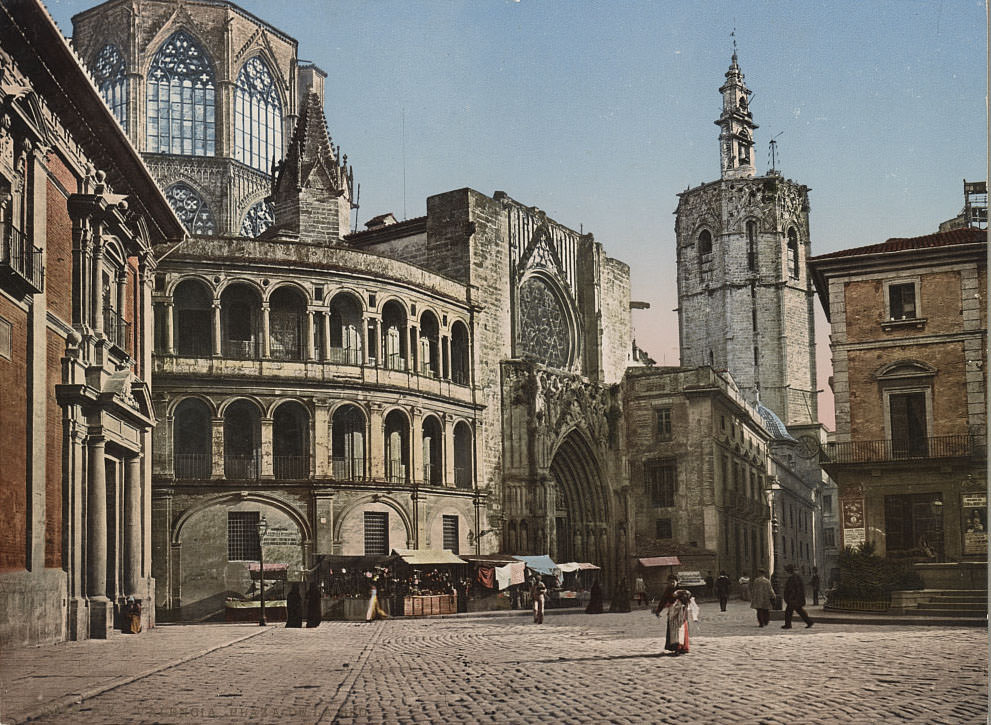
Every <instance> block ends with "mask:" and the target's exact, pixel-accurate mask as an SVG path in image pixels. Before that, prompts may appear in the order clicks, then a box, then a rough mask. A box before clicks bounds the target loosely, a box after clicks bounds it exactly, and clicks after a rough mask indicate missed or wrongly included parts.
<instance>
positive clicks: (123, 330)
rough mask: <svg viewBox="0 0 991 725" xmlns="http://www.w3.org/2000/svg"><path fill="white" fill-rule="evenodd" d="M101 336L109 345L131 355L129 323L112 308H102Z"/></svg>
mask: <svg viewBox="0 0 991 725" xmlns="http://www.w3.org/2000/svg"><path fill="white" fill-rule="evenodd" d="M103 334H104V335H106V336H107V339H108V340H110V342H111V343H113V344H114V345H116V346H117V347H119V348H120V349H121V350H123V351H124V352H126V353H127V354H128V355H130V354H131V323H130V322H128V321H127V320H125V319H124V318H123V316H122V315H121V314H120V313H119V312H118V311H117V310H115V309H114V308H113V307H109V306H107V307H104V308H103Z"/></svg>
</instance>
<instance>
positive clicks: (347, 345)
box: [330, 292, 363, 365]
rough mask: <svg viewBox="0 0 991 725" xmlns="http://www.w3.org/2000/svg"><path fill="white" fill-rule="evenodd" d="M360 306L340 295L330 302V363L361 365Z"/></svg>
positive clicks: (356, 301)
mask: <svg viewBox="0 0 991 725" xmlns="http://www.w3.org/2000/svg"><path fill="white" fill-rule="evenodd" d="M361 314H362V313H361V304H360V303H359V302H358V300H357V299H355V297H354V296H353V295H350V294H348V293H346V292H345V293H341V294H338V295H335V296H334V299H332V300H331V301H330V361H331V362H334V363H339V364H342V365H361V363H362V362H363V360H362V353H361Z"/></svg>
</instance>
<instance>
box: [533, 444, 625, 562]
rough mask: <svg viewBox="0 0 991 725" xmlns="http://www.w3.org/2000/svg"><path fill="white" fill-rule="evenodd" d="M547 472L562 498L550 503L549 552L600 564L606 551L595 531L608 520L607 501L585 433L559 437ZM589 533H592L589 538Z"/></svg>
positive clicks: (600, 472)
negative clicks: (552, 508) (552, 533)
mask: <svg viewBox="0 0 991 725" xmlns="http://www.w3.org/2000/svg"><path fill="white" fill-rule="evenodd" d="M547 472H548V478H549V480H550V481H553V483H554V485H555V486H556V489H557V491H559V492H560V494H561V496H563V498H564V501H563V502H560V501H554V502H553V504H554V506H555V512H554V519H555V537H554V541H552V542H551V551H552V552H554V555H556V556H558V557H564V558H569V559H580V560H583V561H593V560H596V559H597V560H598V563H599V564H600V565H602V563H604V562H606V561H607V559H608V555H609V552H608V551H606V550H605V549H606V545H605V542H604V541H603V540H601V537H599V536H598V534H597V532H599V531H600V530H601V528H602V526H604V525H605V524H606V523H607V522H608V521H609V520H610V519H609V514H610V501H609V496H608V492H607V491H606V490H605V487H604V479H603V476H602V471H601V467H600V465H599V462H598V459H597V457H596V455H595V452H594V450H593V449H592V446H591V445H590V444H589V441H588V438H587V437H586V436H585V434H584V433H582V432H581V431H580V430H579V429H577V428H572V429H570V430H569V431H567V432H566V433H565V434H564V435H562V436H561V438H560V440H559V443H558V445H557V447H556V448H555V450H554V453H553V455H552V456H551V462H550V465H549V466H548V469H547ZM562 514H563V515H562ZM562 527H563V528H562ZM590 532H595V533H594V534H593V535H592V537H591V538H592V540H591V541H588V540H587V539H588V538H589V533H590ZM552 558H553V556H552Z"/></svg>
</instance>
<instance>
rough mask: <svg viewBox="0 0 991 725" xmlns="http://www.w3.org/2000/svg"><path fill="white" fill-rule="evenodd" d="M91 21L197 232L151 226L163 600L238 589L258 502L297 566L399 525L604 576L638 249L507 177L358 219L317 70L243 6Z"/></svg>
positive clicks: (615, 564) (621, 545)
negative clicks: (612, 243)
mask: <svg viewBox="0 0 991 725" xmlns="http://www.w3.org/2000/svg"><path fill="white" fill-rule="evenodd" d="M74 26H75V34H74V40H75V43H76V45H77V47H78V48H79V52H80V54H81V55H82V57H83V59H84V60H85V61H86V62H87V63H88V64H90V65H91V67H93V68H94V72H95V74H96V76H97V78H98V79H99V82H100V84H101V89H102V90H103V92H104V95H105V97H106V99H107V101H108V103H109V104H110V106H111V107H112V108H113V109H114V111H115V113H117V115H118V118H119V119H120V120H121V123H122V124H123V125H124V126H125V128H126V129H127V131H128V134H129V135H130V137H131V139H132V141H133V142H134V144H135V145H136V146H137V148H139V149H140V150H141V151H142V153H143V155H144V157H145V159H146V161H147V163H148V165H149V168H151V170H152V172H153V173H154V174H155V175H156V177H157V178H158V180H159V182H160V184H161V186H162V187H163V189H164V190H165V194H166V197H167V198H168V199H169V201H170V202H171V203H172V204H173V206H174V208H175V209H176V212H177V214H178V215H179V217H180V219H182V221H183V223H184V224H185V225H186V228H187V229H188V230H189V232H190V234H191V239H190V240H189V241H187V242H185V243H183V244H182V245H179V246H162V247H159V248H157V249H156V253H157V255H158V258H159V260H160V263H159V269H158V272H157V274H156V276H155V287H154V293H153V298H154V304H155V357H154V376H155V399H154V402H155V410H156V413H157V416H158V419H159V424H158V425H157V427H156V429H155V446H154V450H155V454H154V455H155V463H154V481H155V485H154V491H153V505H154V532H155V554H154V567H153V568H154V574H155V577H156V579H157V581H158V603H159V605H160V606H161V607H164V608H165V609H166V610H180V611H179V613H180V614H181V615H183V616H196V615H198V614H205V613H209V612H211V611H214V610H216V609H217V608H218V606H219V605H221V604H222V600H223V598H224V597H226V596H227V595H229V594H232V593H243V592H244V591H245V590H246V588H247V587H248V586H249V582H248V576H249V574H248V565H249V564H250V563H251V562H253V561H255V560H257V558H258V554H259V550H258V540H257V534H256V533H255V532H256V530H257V529H256V525H257V523H258V521H259V520H260V518H261V517H265V519H266V521H267V522H268V531H269V533H268V534H267V536H266V537H265V539H264V540H263V541H262V545H263V546H264V552H265V559H266V561H269V562H279V563H284V564H287V565H288V566H289V570H290V578H299V577H300V576H302V571H303V570H304V569H307V568H310V567H312V566H313V564H314V561H315V557H317V556H319V555H322V554H344V555H347V554H377V553H387V552H388V551H389V550H390V549H391V548H404V547H419V548H428V547H430V548H438V549H439V548H445V549H451V550H454V551H456V552H458V551H460V552H469V551H474V552H482V553H486V552H493V551H500V550H501V551H506V552H516V553H540V554H542V553H550V554H551V555H552V556H554V557H557V558H564V559H581V560H591V561H595V562H596V563H598V564H600V565H603V566H604V567H606V568H607V571H608V572H609V573H608V576H609V577H610V578H611V577H612V576H613V572H614V571H616V570H618V568H619V567H620V565H622V564H623V563H624V562H625V557H626V556H627V555H628V554H629V553H630V552H629V551H627V549H628V547H629V543H628V541H627V535H626V521H627V520H628V517H629V516H630V512H631V510H632V507H633V502H632V501H631V500H630V498H629V495H628V489H627V488H626V487H625V485H624V484H625V466H624V463H623V458H622V453H621V451H622V437H623V431H622V428H621V426H620V425H619V417H620V400H619V392H618V387H617V386H618V383H619V382H620V380H621V378H622V374H623V369H624V367H625V365H626V361H627V356H628V353H629V349H630V348H629V340H630V317H629V270H628V268H627V267H626V265H624V264H622V263H620V262H617V261H615V260H613V259H610V258H609V257H607V256H606V254H605V253H604V251H603V248H602V246H601V245H600V244H599V243H597V242H596V241H595V240H594V239H593V238H592V236H591V235H590V234H580V233H578V232H576V231H574V230H573V229H570V228H568V227H566V226H564V225H562V224H559V223H557V222H555V221H554V220H552V219H550V218H548V217H547V216H546V214H544V213H543V212H541V211H540V210H539V209H537V208H534V207H532V206H528V205H526V204H523V203H520V202H518V201H515V200H513V199H511V198H510V197H508V196H507V195H505V194H503V193H500V192H497V193H496V194H495V195H494V196H491V197H490V196H487V195H485V194H481V193H479V192H477V191H474V190H471V189H460V190H455V191H449V192H447V193H443V194H438V195H436V196H432V197H430V198H429V199H428V200H427V214H426V216H424V217H421V218H417V219H410V220H403V221H396V220H395V218H394V217H392V215H390V214H381V215H379V216H377V217H375V218H374V219H373V221H372V222H370V223H369V224H368V225H366V226H367V228H366V229H365V230H363V231H360V232H357V233H350V234H349V231H350V227H351V212H352V209H353V205H354V201H355V198H354V197H355V186H354V183H355V182H354V174H353V172H352V169H351V167H350V165H349V164H348V162H347V157H346V156H345V155H343V154H342V153H341V150H340V148H339V147H336V146H335V145H334V143H333V142H332V140H331V138H330V135H329V133H328V130H327V126H326V120H325V118H324V114H323V107H324V83H325V77H326V76H325V74H324V73H323V72H322V71H320V70H319V69H317V68H315V67H312V66H308V67H305V68H300V67H299V66H298V60H297V54H296V43H295V41H294V40H293V39H291V38H289V37H287V36H285V35H284V34H283V33H281V32H280V31H279V30H277V29H275V28H273V27H271V26H269V25H268V24H267V23H265V22H263V21H262V20H259V19H258V18H255V17H254V16H252V15H250V14H249V13H246V12H244V11H243V10H241V9H240V8H238V7H237V6H235V5H233V4H231V3H228V2H220V1H215V0H197V1H194V2H178V1H176V0H139V1H137V2H133V1H132V0H126V1H125V0H111V2H107V3H104V4H102V5H100V6H98V7H95V8H93V9H92V10H88V11H86V12H84V13H81V14H80V15H78V16H76V17H75V18H74ZM328 92H329V90H328ZM273 160H275V161H276V164H274V165H273V163H272V161H273ZM372 182H374V180H372Z"/></svg>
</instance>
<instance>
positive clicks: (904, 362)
mask: <svg viewBox="0 0 991 725" xmlns="http://www.w3.org/2000/svg"><path fill="white" fill-rule="evenodd" d="M936 372H937V371H936V368H934V367H933V366H932V365H930V364H929V363H926V362H923V361H922V360H916V359H912V358H904V359H901V360H895V361H894V362H890V363H887V364H885V365H882V366H881V367H879V368H878V369H877V370H876V371H874V379H875V380H878V381H894V380H914V379H918V378H931V377H933V376H934V375H936Z"/></svg>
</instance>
